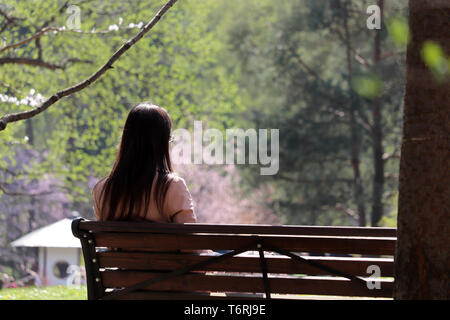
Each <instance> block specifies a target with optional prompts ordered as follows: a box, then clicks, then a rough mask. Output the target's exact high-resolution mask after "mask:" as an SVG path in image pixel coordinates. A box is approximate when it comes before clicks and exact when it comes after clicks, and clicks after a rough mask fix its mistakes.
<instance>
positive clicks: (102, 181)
mask: <svg viewBox="0 0 450 320" xmlns="http://www.w3.org/2000/svg"><path fill="white" fill-rule="evenodd" d="M107 178H108V177H103V178H101V179H100V180H98V181H97V183H96V184H95V185H94V187H93V188H92V192H93V193H94V195H95V194H97V193H98V192H99V191H100V190H102V188H103V186H104V185H105V182H106V179H107Z"/></svg>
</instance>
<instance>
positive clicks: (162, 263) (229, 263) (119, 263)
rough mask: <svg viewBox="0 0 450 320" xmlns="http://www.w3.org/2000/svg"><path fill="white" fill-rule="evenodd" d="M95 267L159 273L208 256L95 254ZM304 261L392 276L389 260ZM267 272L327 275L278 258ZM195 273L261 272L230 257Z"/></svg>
mask: <svg viewBox="0 0 450 320" xmlns="http://www.w3.org/2000/svg"><path fill="white" fill-rule="evenodd" d="M98 257H99V266H100V267H101V268H104V267H117V268H121V269H129V270H161V271H171V270H176V269H180V268H184V267H186V266H189V265H193V264H196V263H199V262H201V261H205V260H208V259H209V258H210V256H199V255H190V254H170V253H148V252H145V253H144V252H102V253H99V254H98ZM304 258H306V259H308V260H310V261H314V262H319V263H321V264H323V265H325V266H327V267H331V268H334V269H338V270H340V271H342V272H346V273H350V274H354V275H359V276H368V274H367V272H366V271H367V267H368V266H370V265H377V266H379V267H380V269H381V276H383V277H393V274H394V262H393V259H392V258H340V257H308V256H304ZM266 263H267V268H268V272H269V273H287V274H289V273H296V274H308V275H329V273H327V272H326V271H324V270H321V269H318V268H314V267H313V266H310V265H307V264H300V263H298V262H295V261H292V260H291V259H290V258H287V257H281V256H270V255H268V256H266ZM198 271H227V272H261V265H260V261H259V258H258V257H257V256H254V257H243V256H238V257H232V258H229V259H228V260H225V261H220V262H218V263H217V262H216V263H214V264H211V265H208V266H206V267H203V268H202V269H201V270H198Z"/></svg>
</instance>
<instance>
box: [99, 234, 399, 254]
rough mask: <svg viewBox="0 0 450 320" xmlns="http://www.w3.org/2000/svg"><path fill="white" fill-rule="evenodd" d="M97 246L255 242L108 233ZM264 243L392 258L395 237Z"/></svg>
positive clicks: (220, 246) (225, 246) (269, 239)
mask: <svg viewBox="0 0 450 320" xmlns="http://www.w3.org/2000/svg"><path fill="white" fill-rule="evenodd" d="M95 236H96V244H97V246H99V247H112V248H147V249H154V250H160V249H161V250H167V251H169V250H201V249H211V250H233V249H238V248H241V247H243V246H246V245H250V244H251V243H253V242H254V241H255V238H254V237H252V236H243V235H239V236H238V235H233V236H229V235H186V234H181V235H178V234H172V235H169V234H151V233H112V232H111V233H108V232H100V233H97V234H96V235H95ZM259 237H260V238H261V239H263V240H264V241H265V242H266V243H267V244H269V245H271V246H274V247H280V248H283V249H285V250H289V251H296V252H312V253H314V252H315V253H334V254H339V253H341V254H368V255H393V254H394V251H395V238H369V237H367V238H363V237H352V238H345V237H312V236H259Z"/></svg>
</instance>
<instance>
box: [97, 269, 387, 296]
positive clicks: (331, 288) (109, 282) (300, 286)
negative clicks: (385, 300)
mask: <svg viewBox="0 0 450 320" xmlns="http://www.w3.org/2000/svg"><path fill="white" fill-rule="evenodd" d="M160 275H161V273H151V272H138V271H104V272H102V283H103V286H104V287H105V288H120V287H129V286H131V285H134V284H136V283H139V282H141V281H145V280H148V279H151V278H154V277H158V276H160ZM269 283H270V289H271V292H272V293H280V294H313V295H332V296H355V297H357V296H359V297H392V288H393V282H391V281H383V280H382V282H381V289H373V290H369V289H368V288H365V287H363V286H360V285H358V284H355V283H353V282H351V281H349V280H346V279H343V278H334V279H333V278H331V277H330V278H312V277H308V278H306V277H305V278H292V277H279V278H278V277H277V278H270V277H269ZM145 290H158V291H172V290H174V291H191V292H192V291H203V292H252V293H263V292H264V286H263V280H262V278H261V277H253V276H218V275H204V274H186V275H183V276H180V277H178V278H174V279H168V280H164V281H161V282H158V283H155V284H152V285H150V286H147V287H146V288H145Z"/></svg>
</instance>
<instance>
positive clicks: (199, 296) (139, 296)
mask: <svg viewBox="0 0 450 320" xmlns="http://www.w3.org/2000/svg"><path fill="white" fill-rule="evenodd" d="M263 298H264V296H263V295H260V296H254V295H245V294H227V295H224V294H221V295H210V294H208V293H189V292H176V291H175V292H174V291H143V290H139V291H135V292H130V293H127V294H124V295H123V296H119V297H118V298H117V300H230V299H232V300H260V299H263Z"/></svg>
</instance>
